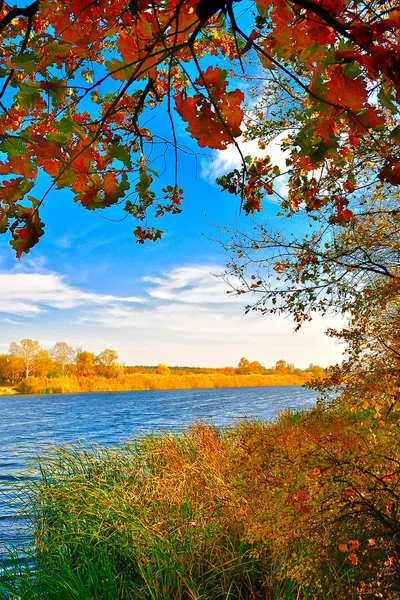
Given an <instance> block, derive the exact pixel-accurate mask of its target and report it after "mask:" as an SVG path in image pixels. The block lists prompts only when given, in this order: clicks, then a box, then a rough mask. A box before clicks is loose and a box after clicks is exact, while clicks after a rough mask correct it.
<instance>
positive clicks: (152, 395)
mask: <svg viewBox="0 0 400 600" xmlns="http://www.w3.org/2000/svg"><path fill="white" fill-rule="evenodd" d="M315 399H316V394H315V392H313V391H310V390H306V389H303V388H299V387H292V386H290V387H262V388H229V389H202V390H176V391H175V390H167V391H158V390H157V391H149V392H107V393H98V392H96V393H89V394H68V395H60V394H54V395H50V396H2V397H1V396H0V406H1V414H2V419H1V421H0V543H2V544H5V545H7V546H9V545H14V544H19V543H20V542H21V541H22V540H23V538H24V537H25V536H24V535H23V533H22V531H21V528H20V527H18V521H17V520H16V519H14V518H13V515H14V514H15V511H16V510H17V508H18V503H14V504H12V505H10V504H9V503H8V498H9V496H10V486H11V484H12V483H13V481H15V477H16V476H17V475H18V474H19V473H21V471H23V470H24V469H26V468H27V466H29V462H30V461H31V460H32V458H34V457H35V456H37V455H38V454H40V453H41V452H43V451H44V449H45V448H46V447H48V446H49V445H50V446H55V445H57V446H60V445H63V444H67V443H70V442H75V441H77V440H78V439H79V440H81V441H82V442H83V443H85V442H90V441H94V442H97V443H98V444H102V445H107V446H111V445H115V444H118V443H120V442H121V441H122V440H126V439H127V438H129V436H130V435H131V434H142V433H144V432H146V431H151V430H153V431H154V430H161V429H179V428H182V427H183V426H184V425H186V424H189V423H193V422H194V421H197V420H200V419H201V420H203V421H205V422H207V423H213V424H215V425H218V426H223V425H229V424H232V422H233V421H234V420H235V419H238V418H244V417H257V418H262V419H265V420H271V419H273V418H275V417H276V416H277V414H278V413H279V412H280V411H282V410H294V409H298V408H307V407H310V406H312V405H313V404H314V402H315ZM24 477H26V475H24Z"/></svg>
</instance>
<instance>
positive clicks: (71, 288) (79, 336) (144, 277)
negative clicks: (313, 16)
mask: <svg viewBox="0 0 400 600" xmlns="http://www.w3.org/2000/svg"><path fill="white" fill-rule="evenodd" d="M179 128H180V129H179V134H180V136H181V139H182V140H184V141H185V142H187V141H188V137H187V134H186V133H185V132H184V125H179ZM251 151H254V145H253V146H252V147H250V148H246V149H245V153H251ZM272 153H273V154H274V155H275V157H276V160H278V161H279V160H280V161H282V156H281V155H280V153H279V150H278V147H277V146H274V147H273V148H272ZM237 161H238V156H237V153H236V151H235V150H234V149H233V148H229V149H228V150H225V151H221V152H217V151H214V152H209V153H208V154H203V155H201V154H199V155H198V156H197V157H196V158H195V157H192V156H185V155H181V159H180V185H181V186H182V187H183V188H184V189H185V203H184V207H183V208H184V212H183V214H181V215H176V216H167V217H163V218H162V219H160V221H159V223H156V224H157V225H159V226H160V228H162V229H164V230H165V235H164V238H163V239H162V240H161V241H158V242H156V243H152V242H148V243H146V244H144V245H138V244H136V243H135V241H134V238H133V235H132V231H133V229H134V226H135V223H134V222H133V221H132V220H130V219H129V218H128V219H126V220H124V221H122V222H113V221H109V220H105V219H104V218H103V216H104V217H107V218H120V217H121V216H122V211H121V210H119V209H118V208H116V209H114V208H113V209H112V210H108V211H107V210H106V211H102V212H101V213H99V214H96V213H93V212H89V211H86V210H85V209H84V208H82V207H80V206H78V205H77V204H74V203H73V202H72V197H71V195H70V194H69V192H68V191H65V190H61V191H53V192H52V193H51V194H50V195H49V196H48V198H47V199H46V202H45V205H44V207H43V210H42V219H43V220H44V221H45V223H46V230H45V231H46V234H45V236H44V237H43V238H42V239H41V241H40V243H39V245H38V246H36V247H35V248H34V249H33V250H32V251H31V253H30V254H29V255H24V256H23V257H22V259H21V261H19V262H18V261H16V259H15V257H14V254H13V251H12V249H11V248H10V246H9V245H8V239H7V238H6V237H5V236H2V237H0V311H1V313H2V319H1V325H0V333H1V335H0V352H7V351H8V347H9V344H10V343H11V342H12V341H19V340H21V339H22V338H25V337H29V338H32V339H36V340H39V342H40V343H41V344H42V346H43V347H45V348H50V347H51V346H52V345H53V344H54V343H56V342H58V341H65V342H67V343H68V344H70V345H72V346H73V347H78V346H82V347H83V348H84V349H86V350H89V351H92V352H96V353H98V352H100V351H101V350H102V349H104V348H106V347H108V348H113V349H115V350H117V352H118V353H119V356H120V360H121V361H122V362H124V363H126V364H148V365H154V364H158V363H166V364H169V365H191V366H227V365H233V366H236V365H237V363H238V361H239V360H240V358H241V357H242V356H245V357H247V358H248V359H249V360H258V361H259V362H261V363H262V364H263V365H265V366H267V367H268V366H271V365H273V364H275V362H276V361H277V360H279V359H284V360H287V361H288V362H294V363H295V364H296V366H299V367H302V368H304V367H306V366H307V365H308V364H309V363H310V362H312V363H314V364H320V365H322V366H326V365H328V364H331V363H334V362H337V361H338V360H340V357H341V353H342V351H343V348H342V347H341V346H337V345H335V344H334V342H333V341H332V340H330V339H328V338H326V337H325V336H324V334H323V331H324V330H325V329H327V328H328V327H329V326H332V319H331V318H329V317H325V318H323V319H322V318H316V319H314V320H313V322H312V323H311V324H306V325H305V326H304V327H303V329H302V330H301V331H300V332H299V333H297V334H295V335H293V327H294V326H293V322H292V320H291V319H290V318H286V319H285V318H283V317H276V316H264V317H262V316H261V315H258V314H255V313H252V314H247V315H245V314H244V311H243V307H244V305H245V304H247V303H248V299H247V298H246V297H243V296H242V297H240V298H235V297H232V296H228V295H227V293H226V292H227V289H228V288H227V286H226V284H225V283H224V282H223V281H222V280H220V279H218V278H216V277H215V276H214V275H215V274H218V273H220V272H222V271H223V269H224V266H225V263H226V261H227V257H226V255H225V253H224V251H223V250H222V248H221V247H220V246H219V245H218V244H217V243H216V242H215V241H213V239H215V238H217V237H218V236H219V231H218V229H216V228H215V227H214V226H213V224H216V225H228V226H235V223H236V224H237V223H238V224H239V226H240V227H244V226H246V222H247V218H246V217H245V216H244V215H240V216H239V204H238V200H237V199H235V198H234V197H233V196H231V195H229V194H223V193H221V192H220V191H219V188H218V187H217V186H216V184H215V183H214V179H215V176H216V175H218V174H221V173H223V172H226V171H227V170H229V168H230V167H232V166H233V165H234V164H235V163H237ZM159 167H160V164H159V165H158V168H159ZM154 168H157V164H156V163H155V164H154ZM168 168H169V165H168ZM167 175H168V174H167V173H165V174H164V175H162V176H161V179H160V185H165V184H167V183H169V182H170V178H169V177H168V176H167ZM171 179H172V177H171ZM275 212H276V205H275V204H274V203H273V201H271V199H268V200H266V201H265V206H264V211H263V214H262V218H265V219H274V214H275ZM282 222H284V219H282ZM150 224H151V223H150ZM333 324H334V325H340V323H338V321H337V320H334V321H333Z"/></svg>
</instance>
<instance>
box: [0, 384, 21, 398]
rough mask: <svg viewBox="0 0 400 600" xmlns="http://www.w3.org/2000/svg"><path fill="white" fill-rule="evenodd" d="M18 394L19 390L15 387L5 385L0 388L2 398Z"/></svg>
mask: <svg viewBox="0 0 400 600" xmlns="http://www.w3.org/2000/svg"><path fill="white" fill-rule="evenodd" d="M18 393H19V392H18V390H17V389H16V388H14V387H10V386H4V385H1V386H0V396H13V395H15V394H18Z"/></svg>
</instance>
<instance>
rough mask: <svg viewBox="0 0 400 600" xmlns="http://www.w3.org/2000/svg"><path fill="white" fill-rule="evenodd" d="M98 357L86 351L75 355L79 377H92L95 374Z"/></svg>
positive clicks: (79, 351)
mask: <svg viewBox="0 0 400 600" xmlns="http://www.w3.org/2000/svg"><path fill="white" fill-rule="evenodd" d="M95 360H96V355H95V354H94V353H93V352H88V351H86V350H78V352H77V353H76V355H75V365H76V370H77V373H78V375H80V376H84V377H90V376H91V375H94V372H95Z"/></svg>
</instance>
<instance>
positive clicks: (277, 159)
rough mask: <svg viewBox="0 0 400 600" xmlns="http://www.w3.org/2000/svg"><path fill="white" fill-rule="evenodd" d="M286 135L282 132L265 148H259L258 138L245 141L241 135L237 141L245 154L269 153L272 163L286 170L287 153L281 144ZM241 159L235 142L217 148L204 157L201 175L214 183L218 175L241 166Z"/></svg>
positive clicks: (261, 154) (258, 154) (259, 154)
mask: <svg viewBox="0 0 400 600" xmlns="http://www.w3.org/2000/svg"><path fill="white" fill-rule="evenodd" d="M285 137H287V132H284V133H281V134H280V135H279V136H277V137H276V138H275V139H274V140H273V141H272V142H271V143H270V144H268V145H267V146H266V148H265V149H264V150H261V149H260V148H259V146H258V142H257V140H252V141H250V142H245V141H243V137H240V138H238V139H237V140H236V141H237V143H238V145H239V147H240V150H241V152H242V154H243V156H251V157H253V158H256V157H264V156H267V155H268V156H269V157H270V158H271V163H272V164H273V165H277V166H278V167H279V168H280V169H281V171H284V170H285V167H286V165H285V159H286V156H287V153H286V152H283V151H282V148H281V144H282V140H283V139H284V138H285ZM241 161H242V158H241V156H240V154H239V152H238V149H237V148H236V146H235V145H234V144H230V145H229V146H228V147H227V148H226V149H225V150H216V151H214V152H213V154H212V155H211V157H209V158H204V159H203V160H202V161H201V176H202V177H203V179H205V180H206V181H208V182H209V183H214V181H215V178H216V177H220V176H221V175H224V174H225V173H228V172H229V171H232V169H235V168H239V167H240V166H241V164H242V163H241Z"/></svg>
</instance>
